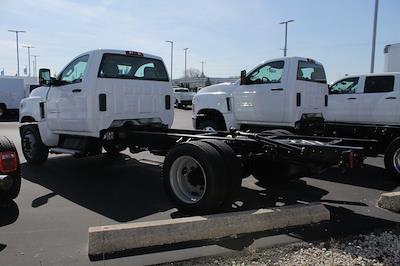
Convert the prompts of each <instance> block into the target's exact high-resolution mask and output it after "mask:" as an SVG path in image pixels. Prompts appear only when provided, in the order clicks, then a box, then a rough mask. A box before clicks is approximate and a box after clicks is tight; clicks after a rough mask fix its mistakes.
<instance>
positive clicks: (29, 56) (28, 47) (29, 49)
mask: <svg viewBox="0 0 400 266" xmlns="http://www.w3.org/2000/svg"><path fill="white" fill-rule="evenodd" d="M22 47H24V48H27V49H28V73H29V74H28V76H29V77H30V76H31V48H35V47H34V46H32V45H23V46H22Z"/></svg>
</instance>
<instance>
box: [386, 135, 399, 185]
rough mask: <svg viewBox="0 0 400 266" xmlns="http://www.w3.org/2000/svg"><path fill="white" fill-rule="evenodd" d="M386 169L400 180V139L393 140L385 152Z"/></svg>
mask: <svg viewBox="0 0 400 266" xmlns="http://www.w3.org/2000/svg"><path fill="white" fill-rule="evenodd" d="M384 161H385V168H386V171H388V173H389V174H390V175H391V176H393V177H395V178H397V179H400V138H397V139H395V140H393V141H392V142H391V143H390V144H389V146H388V147H387V149H386V151H385V158H384Z"/></svg>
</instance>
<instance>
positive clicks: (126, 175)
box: [0, 109, 400, 265]
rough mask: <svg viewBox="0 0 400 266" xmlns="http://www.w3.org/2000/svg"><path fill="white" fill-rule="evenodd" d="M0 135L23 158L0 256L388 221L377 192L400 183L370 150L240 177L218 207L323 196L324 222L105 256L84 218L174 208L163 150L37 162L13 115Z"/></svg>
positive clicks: (271, 236)
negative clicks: (295, 174) (339, 160)
mask: <svg viewBox="0 0 400 266" xmlns="http://www.w3.org/2000/svg"><path fill="white" fill-rule="evenodd" d="M191 112H192V111H191V110H189V109H188V110H181V109H176V110H175V115H176V119H175V123H174V125H173V127H174V128H184V129H191ZM0 135H5V136H7V137H9V138H10V139H11V140H12V141H14V143H15V144H16V145H17V148H18V152H19V155H20V157H21V158H20V159H21V164H22V165H21V167H22V177H23V181H22V188H21V193H20V195H19V196H18V198H17V199H16V200H14V201H12V202H9V203H3V204H1V206H0V265H144V264H155V263H162V262H168V261H174V260H183V259H189V258H193V257H199V256H207V255H214V254H221V253H226V252H232V251H240V250H243V249H249V248H257V247H268V246H276V245H282V244H286V243H291V242H296V241H314V240H323V239H329V238H331V237H341V236H346V235H348V234H357V233H361V232H367V231H370V230H374V229H378V228H385V227H388V226H393V225H395V224H396V223H398V222H400V215H398V214H394V213H391V212H389V211H386V210H383V209H380V208H378V207H376V203H377V200H378V197H379V195H380V194H381V193H382V192H386V191H392V190H397V189H398V187H397V183H396V182H395V181H394V180H392V179H391V178H390V177H388V176H386V174H385V171H384V169H383V159H382V158H381V157H378V158H368V159H367V165H366V166H365V167H364V168H363V169H360V170H357V171H352V172H343V171H342V170H341V169H339V168H331V169H328V170H327V171H325V172H324V173H322V174H320V175H319V176H316V177H313V178H310V177H304V178H302V179H300V180H296V181H292V182H289V183H287V184H282V185H279V186H273V187H267V188H264V187H261V186H259V184H257V182H256V180H255V179H254V178H252V177H250V178H247V179H245V180H243V186H242V190H241V195H240V198H239V200H238V201H237V202H236V203H235V204H234V205H233V206H232V208H231V209H227V210H225V211H238V210H249V209H256V208H268V207H275V206H283V205H288V204H297V203H306V202H318V201H320V202H322V203H324V204H325V205H326V206H327V207H328V208H329V210H330V211H331V214H332V219H331V221H330V222H327V223H322V224H319V225H313V226H306V227H302V228H295V229H287V230H281V231H274V232H265V233H258V234H249V235H244V236H238V237H237V238H228V239H223V240H219V241H201V242H195V243H187V244H182V245H171V246H166V247H155V248H148V249H140V250H134V251H129V252H126V253H121V254H116V255H115V256H112V257H110V256H107V257H104V258H89V257H88V255H87V242H88V227H90V226H97V225H108V224H116V223H125V222H134V221H149V220H157V219H169V218H175V217H181V216H182V214H180V213H178V212H177V210H176V209H175V208H174V207H173V206H172V204H171V202H170V201H169V200H168V198H167V196H166V194H165V192H164V190H163V186H162V180H161V164H162V161H163V157H160V156H154V155H151V154H149V153H147V152H142V153H138V154H130V153H128V152H124V153H123V154H122V155H120V156H119V157H117V158H113V159H111V158H108V157H106V156H96V157H91V158H83V159H75V158H72V157H69V156H64V155H57V156H56V155H51V156H50V159H49V160H48V161H47V162H46V163H45V164H44V165H42V166H32V165H28V164H27V163H26V162H25V159H24V157H23V155H22V151H21V148H20V146H21V145H20V138H19V132H18V123H17V122H15V121H14V122H13V119H7V120H6V121H2V122H0Z"/></svg>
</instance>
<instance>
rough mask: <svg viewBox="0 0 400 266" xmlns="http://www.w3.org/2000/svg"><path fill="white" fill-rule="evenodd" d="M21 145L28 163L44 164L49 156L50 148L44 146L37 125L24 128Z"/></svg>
mask: <svg viewBox="0 0 400 266" xmlns="http://www.w3.org/2000/svg"><path fill="white" fill-rule="evenodd" d="M21 145H22V152H23V153H24V156H25V159H26V161H27V162H28V163H31V164H43V163H44V162H45V161H46V160H47V157H48V156H49V148H48V147H47V146H46V145H44V144H43V142H42V139H41V138H40V133H39V129H38V127H37V125H27V126H23V127H22V129H21Z"/></svg>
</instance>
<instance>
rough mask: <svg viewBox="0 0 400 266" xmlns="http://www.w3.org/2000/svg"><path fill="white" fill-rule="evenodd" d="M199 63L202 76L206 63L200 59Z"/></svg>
mask: <svg viewBox="0 0 400 266" xmlns="http://www.w3.org/2000/svg"><path fill="white" fill-rule="evenodd" d="M200 63H201V76H202V77H204V76H205V75H204V64H205V63H206V62H205V61H200Z"/></svg>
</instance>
